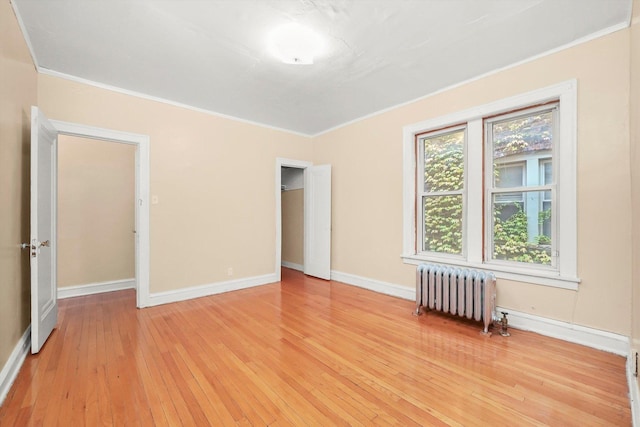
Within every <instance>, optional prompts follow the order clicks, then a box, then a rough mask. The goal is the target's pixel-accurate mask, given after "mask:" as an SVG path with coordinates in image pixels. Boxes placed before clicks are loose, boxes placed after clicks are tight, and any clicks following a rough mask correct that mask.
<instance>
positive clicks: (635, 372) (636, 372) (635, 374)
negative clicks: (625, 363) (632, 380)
mask: <svg viewBox="0 0 640 427" xmlns="http://www.w3.org/2000/svg"><path fill="white" fill-rule="evenodd" d="M633 375H634V376H635V377H637V376H638V352H637V351H636V369H635V371H634V373H633Z"/></svg>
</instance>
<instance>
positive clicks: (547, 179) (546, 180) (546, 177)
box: [542, 161, 553, 184]
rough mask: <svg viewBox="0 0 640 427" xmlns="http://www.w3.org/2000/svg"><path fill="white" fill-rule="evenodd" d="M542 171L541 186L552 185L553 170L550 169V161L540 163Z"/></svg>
mask: <svg viewBox="0 0 640 427" xmlns="http://www.w3.org/2000/svg"><path fill="white" fill-rule="evenodd" d="M542 169H543V178H542V183H543V184H552V183H553V168H552V167H551V162H550V161H545V162H544V163H542Z"/></svg>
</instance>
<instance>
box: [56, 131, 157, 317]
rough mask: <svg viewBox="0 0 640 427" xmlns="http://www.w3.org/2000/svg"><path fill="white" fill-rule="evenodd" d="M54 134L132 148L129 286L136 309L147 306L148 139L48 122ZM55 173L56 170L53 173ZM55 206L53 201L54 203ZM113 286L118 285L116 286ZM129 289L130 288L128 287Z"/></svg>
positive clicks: (118, 132)
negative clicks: (131, 278) (132, 207)
mask: <svg viewBox="0 0 640 427" xmlns="http://www.w3.org/2000/svg"><path fill="white" fill-rule="evenodd" d="M50 122H51V124H52V126H53V127H54V128H55V130H56V131H57V133H58V135H63V136H69V137H75V138H81V139H86V140H90V141H100V142H106V143H113V144H125V145H127V146H129V147H132V150H133V152H134V153H133V155H134V162H133V163H134V175H135V176H134V192H133V194H134V203H133V204H134V220H133V224H134V227H133V229H131V230H130V231H131V233H132V234H133V236H134V238H133V245H134V248H133V252H134V268H133V278H135V280H134V283H133V284H132V285H133V287H134V288H135V289H136V306H137V307H138V308H143V307H146V306H148V305H149V137H148V136H146V135H139V134H133V133H128V132H121V131H115V130H111V129H103V128H97V127H93V126H86V125H80V124H76V123H69V122H62V121H58V120H50ZM56 173H58V171H56ZM56 203H57V200H56ZM116 286H118V285H117V284H116ZM129 286H130V285H129Z"/></svg>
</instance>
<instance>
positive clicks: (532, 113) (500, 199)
mask: <svg viewBox="0 0 640 427" xmlns="http://www.w3.org/2000/svg"><path fill="white" fill-rule="evenodd" d="M557 107H558V106H557V103H552V104H551V105H543V106H540V107H536V108H531V109H527V110H524V111H519V112H516V113H511V114H505V115H500V116H497V117H494V118H491V119H486V120H484V128H485V132H486V138H485V141H486V142H487V143H486V146H487V152H488V156H486V158H487V165H486V166H485V170H487V171H488V173H489V176H487V177H486V178H485V185H486V187H487V198H488V200H487V201H486V202H485V203H488V204H489V210H488V218H487V221H486V223H487V224H488V227H487V229H488V231H489V232H488V233H487V234H488V235H487V241H488V243H489V244H488V247H489V250H488V253H487V256H486V259H487V260H490V261H506V264H505V265H508V263H522V264H537V265H540V266H550V267H554V266H555V259H556V257H555V246H556V245H555V239H556V233H555V231H554V228H553V226H552V224H553V218H555V216H556V215H554V211H555V206H554V205H553V202H552V200H553V198H554V194H555V185H553V145H554V137H555V136H558V135H557V131H556V130H555V124H556V123H557V122H558V118H557V111H558V108H557ZM542 165H544V166H542ZM541 169H543V170H544V172H545V173H544V174H541V173H540V171H541Z"/></svg>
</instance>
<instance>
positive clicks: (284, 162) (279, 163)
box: [275, 157, 313, 282]
mask: <svg viewBox="0 0 640 427" xmlns="http://www.w3.org/2000/svg"><path fill="white" fill-rule="evenodd" d="M283 166H284V167H289V168H298V169H303V170H304V169H306V168H308V167H310V166H313V163H311V162H307V161H304V160H292V159H284V158H281V157H278V158H276V185H275V187H276V251H275V252H276V265H275V273H276V281H277V282H279V281H280V280H281V279H282V277H281V271H280V267H281V266H282V191H281V188H282V167H283Z"/></svg>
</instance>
